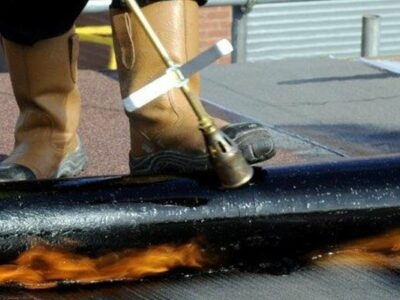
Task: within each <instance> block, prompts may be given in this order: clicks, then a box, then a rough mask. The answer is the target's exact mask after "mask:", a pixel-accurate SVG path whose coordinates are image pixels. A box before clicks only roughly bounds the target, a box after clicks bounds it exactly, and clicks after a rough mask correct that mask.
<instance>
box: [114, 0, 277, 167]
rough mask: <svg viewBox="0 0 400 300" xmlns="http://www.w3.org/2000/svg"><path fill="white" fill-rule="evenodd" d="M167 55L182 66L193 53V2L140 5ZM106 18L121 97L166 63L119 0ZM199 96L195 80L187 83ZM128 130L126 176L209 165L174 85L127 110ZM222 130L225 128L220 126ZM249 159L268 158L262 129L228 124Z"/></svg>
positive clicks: (270, 146) (268, 139)
mask: <svg viewBox="0 0 400 300" xmlns="http://www.w3.org/2000/svg"><path fill="white" fill-rule="evenodd" d="M139 4H140V5H141V6H142V10H143V13H144V14H145V16H146V17H147V19H148V21H149V23H150V24H151V25H152V27H153V28H154V30H155V31H156V33H157V34H158V36H159V38H160V39H161V41H162V43H163V44H164V46H165V47H166V49H167V51H168V52H169V54H170V56H171V57H172V59H173V60H174V62H175V63H177V64H183V63H185V62H187V61H188V60H190V59H191V58H193V57H194V56H196V55H198V53H199V35H198V30H199V28H198V3H197V2H195V1H192V0H172V1H171V0H170V1H160V2H152V1H147V2H146V4H144V3H140V1H139ZM111 20H112V26H113V36H114V43H115V49H116V54H117V55H116V56H117V64H118V71H119V80H120V86H121V95H122V98H125V97H127V96H128V95H129V94H130V93H132V92H133V91H135V90H137V89H140V88H141V87H143V86H144V85H146V84H147V83H149V82H150V81H151V80H153V79H155V78H157V77H158V76H160V75H161V74H162V73H163V71H165V69H166V67H165V64H164V63H163V61H162V59H161V57H160V55H159V54H158V53H157V51H156V50H155V48H154V47H153V45H152V44H151V42H150V40H149V39H148V37H147V36H146V34H145V33H144V31H143V29H142V27H141V25H140V24H139V22H138V20H137V19H136V17H134V16H133V14H132V13H128V12H127V9H126V7H124V5H122V4H121V3H120V1H117V0H115V1H113V4H112V6H111ZM189 85H190V88H191V91H192V93H194V94H195V95H196V96H199V94H200V78H199V76H198V75H196V76H193V77H192V78H191V79H190V82H189ZM128 117H129V121H130V132H131V152H130V167H131V173H132V174H152V173H163V172H178V173H180V172H181V173H188V172H193V171H204V170H208V169H210V168H211V165H210V161H209V159H208V154H207V152H206V148H205V144H204V139H203V136H202V134H201V132H200V131H199V130H198V121H197V119H196V117H195V115H194V113H193V111H192V109H191V108H190V106H189V104H188V102H187V100H186V99H185V97H184V95H183V93H182V92H181V91H180V90H179V89H174V90H171V91H170V92H168V93H167V94H165V95H163V96H161V97H160V98H158V99H157V100H155V101H153V102H151V103H150V104H148V105H146V106H144V107H143V108H141V109H139V110H137V111H135V112H134V113H129V114H128ZM224 131H225V129H224ZM227 133H228V134H229V135H230V136H231V137H234V138H236V141H237V142H239V144H240V145H239V148H240V149H241V150H243V151H244V156H245V158H246V159H247V160H248V161H249V162H250V163H255V162H259V161H262V160H266V159H269V158H271V157H272V156H273V155H274V147H273V143H272V140H271V137H270V136H269V134H268V132H267V131H266V130H265V129H264V128H263V127H261V126H259V125H257V124H241V125H238V124H236V125H230V127H229V129H227Z"/></svg>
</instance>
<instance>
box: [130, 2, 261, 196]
mask: <svg viewBox="0 0 400 300" xmlns="http://www.w3.org/2000/svg"><path fill="white" fill-rule="evenodd" d="M125 3H126V4H127V6H128V7H129V8H130V9H131V10H132V11H133V13H134V14H135V16H136V17H137V19H138V21H139V23H140V24H141V26H142V27H143V30H144V31H145V32H146V34H147V36H148V37H149V39H150V41H151V42H152V43H153V45H154V47H155V48H156V50H157V51H158V53H159V54H160V56H161V58H162V60H163V61H164V63H165V64H166V66H167V67H168V68H170V69H173V68H176V64H175V63H174V61H173V60H172V59H171V57H170V56H169V54H168V51H167V50H166V49H165V47H164V46H163V44H162V42H161V40H160V39H159V38H158V36H157V34H156V33H155V32H154V30H153V28H152V27H151V25H150V23H149V22H148V21H147V19H146V17H145V15H144V14H143V12H142V10H141V9H140V7H139V5H138V4H137V3H136V1H135V0H125ZM174 73H175V74H178V73H177V72H174ZM181 79H183V78H181ZM180 88H181V90H182V92H183V94H184V95H185V97H186V99H187V100H188V103H189V104H190V106H191V107H192V109H193V112H194V113H195V114H196V116H197V118H198V120H199V129H200V130H201V131H202V133H203V136H204V140H205V143H206V147H207V150H208V153H209V155H210V158H211V162H212V164H213V167H214V170H215V172H216V174H217V175H218V177H219V179H220V181H221V183H222V185H223V186H224V187H226V188H236V187H239V186H242V185H244V184H246V183H247V182H249V181H250V179H251V178H252V177H253V173H254V170H253V168H252V167H250V166H249V164H248V163H247V161H246V160H245V159H244V157H243V154H242V153H241V152H240V150H239V149H238V147H237V145H235V144H234V143H233V142H232V141H231V140H230V139H229V138H228V137H227V136H226V135H224V134H223V133H222V132H221V131H220V130H219V129H218V128H217V127H216V126H215V124H214V122H213V121H212V119H211V118H210V116H209V115H208V113H207V112H206V110H205V109H204V107H203V105H202V104H201V102H200V99H199V98H198V97H196V96H195V95H193V94H192V93H191V91H190V88H189V85H188V84H183V85H182V86H181V87H180Z"/></svg>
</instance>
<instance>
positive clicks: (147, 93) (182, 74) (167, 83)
mask: <svg viewBox="0 0 400 300" xmlns="http://www.w3.org/2000/svg"><path fill="white" fill-rule="evenodd" d="M232 51H233V47H232V44H231V43H230V42H229V41H228V40H226V39H224V40H221V41H219V42H218V43H216V44H215V45H214V46H212V47H210V48H209V49H207V50H206V51H204V52H202V53H201V54H200V55H198V56H196V57H195V58H193V59H192V60H190V61H189V62H187V63H186V64H184V65H182V66H176V67H173V68H168V69H167V71H166V72H165V74H164V75H163V76H161V77H159V78H157V79H155V80H153V81H152V82H150V83H149V84H147V85H146V86H144V87H142V88H141V89H139V90H137V91H136V92H134V93H132V94H130V95H129V96H128V97H126V98H125V99H124V100H123V102H124V107H125V110H126V111H127V112H133V111H135V110H137V109H139V108H141V107H142V106H144V105H146V104H147V103H149V102H151V101H152V100H154V99H156V98H157V97H159V96H161V95H162V94H165V93H166V92H168V91H169V90H170V89H172V88H181V87H182V86H183V85H186V84H187V82H188V80H189V78H190V77H191V76H192V75H194V74H195V73H197V72H199V71H200V70H201V69H204V68H205V67H207V66H208V65H210V64H212V63H213V62H215V61H216V60H217V59H219V58H221V57H222V56H224V55H227V54H229V53H231V52H232Z"/></svg>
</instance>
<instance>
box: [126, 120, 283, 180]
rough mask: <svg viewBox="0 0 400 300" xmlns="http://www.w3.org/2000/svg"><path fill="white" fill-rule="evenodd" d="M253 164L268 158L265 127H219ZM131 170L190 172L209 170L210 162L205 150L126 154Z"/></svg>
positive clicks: (272, 149) (272, 151)
mask: <svg viewBox="0 0 400 300" xmlns="http://www.w3.org/2000/svg"><path fill="white" fill-rule="evenodd" d="M221 130H222V132H224V133H225V134H226V135H227V136H228V137H229V138H230V139H231V140H232V141H234V142H235V143H236V144H237V145H238V147H239V149H240V151H241V152H242V154H243V156H244V158H245V159H246V161H247V162H248V163H249V164H251V165H253V164H256V163H261V162H263V161H266V160H268V159H271V158H272V157H273V156H274V155H275V145H274V143H273V141H272V138H271V136H270V135H269V133H268V131H267V130H266V128H264V127H263V126H262V125H261V124H258V123H236V124H231V125H228V126H225V127H223V128H221ZM129 167H130V170H131V174H134V175H152V174H190V173H192V172H204V171H210V170H211V169H212V168H213V166H212V164H211V161H210V157H209V155H208V154H197V155H196V154H187V153H183V152H179V151H171V150H166V151H160V152H157V153H152V154H149V155H146V156H142V157H132V156H131V157H130V161H129Z"/></svg>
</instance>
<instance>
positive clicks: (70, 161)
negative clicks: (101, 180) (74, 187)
mask: <svg viewBox="0 0 400 300" xmlns="http://www.w3.org/2000/svg"><path fill="white" fill-rule="evenodd" d="M87 166H88V157H87V155H86V151H85V148H84V147H83V145H82V143H81V142H80V141H79V144H78V148H77V149H76V150H75V151H74V152H72V153H70V154H68V155H67V156H66V157H65V158H64V159H63V161H62V162H61V164H60V166H59V168H58V170H57V172H56V173H55V175H54V177H53V178H62V177H74V176H77V175H79V174H80V173H82V172H83V171H84V170H86V168H87Z"/></svg>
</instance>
